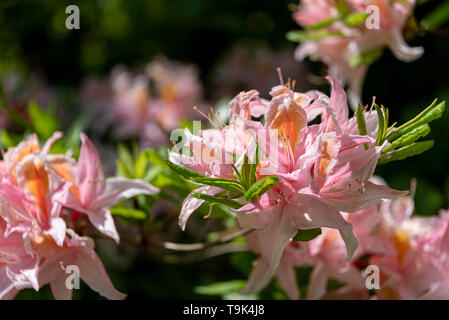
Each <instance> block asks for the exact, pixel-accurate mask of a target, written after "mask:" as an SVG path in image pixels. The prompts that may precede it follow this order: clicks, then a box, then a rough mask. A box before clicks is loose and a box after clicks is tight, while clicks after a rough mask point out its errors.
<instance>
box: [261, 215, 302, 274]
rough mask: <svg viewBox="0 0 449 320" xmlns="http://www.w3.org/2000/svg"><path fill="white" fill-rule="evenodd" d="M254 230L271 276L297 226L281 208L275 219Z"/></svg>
mask: <svg viewBox="0 0 449 320" xmlns="http://www.w3.org/2000/svg"><path fill="white" fill-rule="evenodd" d="M254 232H255V234H256V237H257V241H258V243H259V248H260V252H261V254H262V256H263V258H264V260H265V263H266V264H267V266H268V268H269V270H270V275H269V276H271V275H273V273H274V272H275V271H276V269H277V267H278V265H279V262H280V260H281V257H282V254H283V252H284V249H285V247H286V246H287V245H288V244H289V243H290V241H291V239H292V238H293V237H294V236H295V234H296V233H297V232H298V228H296V226H294V225H293V224H292V221H291V219H290V217H289V215H288V213H287V212H285V210H284V208H283V209H282V211H281V213H280V214H277V215H275V221H273V222H271V223H269V224H268V225H266V226H265V227H263V228H261V229H258V230H256V231H254Z"/></svg>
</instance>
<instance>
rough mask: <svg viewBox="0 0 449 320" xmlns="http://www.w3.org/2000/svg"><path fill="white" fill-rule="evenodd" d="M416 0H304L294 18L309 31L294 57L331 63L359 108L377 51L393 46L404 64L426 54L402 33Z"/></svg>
mask: <svg viewBox="0 0 449 320" xmlns="http://www.w3.org/2000/svg"><path fill="white" fill-rule="evenodd" d="M415 2H416V1H415V0H404V1H388V0H348V1H327V0H302V1H301V2H300V5H299V8H298V10H297V11H296V12H295V13H294V14H293V19H294V20H295V21H296V22H297V23H298V24H299V25H300V26H302V27H304V28H305V30H306V35H305V36H301V37H302V38H304V39H301V41H302V40H303V41H302V43H301V44H300V45H299V47H298V48H297V50H296V52H295V57H296V59H297V60H303V59H304V58H306V57H308V56H309V57H311V58H313V59H316V60H320V61H322V62H324V63H325V64H327V65H328V66H329V71H328V72H329V74H330V75H331V76H332V77H334V78H336V79H338V80H340V81H341V82H343V83H345V84H348V85H349V90H350V91H349V93H350V95H349V96H350V100H351V106H352V107H353V108H354V109H355V108H356V107H357V104H358V103H359V102H361V101H360V99H361V93H362V87H363V82H364V78H365V75H366V73H367V70H368V64H370V63H372V62H373V60H375V59H376V57H378V55H379V50H382V49H383V48H384V47H389V48H390V49H391V51H392V52H393V54H394V55H395V56H396V58H398V59H399V60H401V61H404V62H411V61H414V60H416V59H418V58H419V57H421V55H422V54H423V49H422V48H421V47H415V48H411V47H409V46H408V45H407V43H406V42H405V40H404V38H403V35H402V30H403V28H404V25H405V23H406V21H407V19H408V17H409V15H410V14H411V12H412V10H413V7H414V5H415ZM364 14H366V15H365V16H364ZM377 18H378V19H377ZM372 20H373V21H372ZM377 20H378V21H377ZM376 23H378V25H375V24H376ZM293 34H294V32H292V38H293V37H294V36H293Z"/></svg>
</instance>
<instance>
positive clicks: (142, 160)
mask: <svg viewBox="0 0 449 320" xmlns="http://www.w3.org/2000/svg"><path fill="white" fill-rule="evenodd" d="M147 167H148V157H147V155H146V154H145V152H141V153H140V154H139V156H138V157H137V159H136V162H135V163H134V172H135V173H136V179H143V178H144V177H145V172H146V170H147Z"/></svg>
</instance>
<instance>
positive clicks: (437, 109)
mask: <svg viewBox="0 0 449 320" xmlns="http://www.w3.org/2000/svg"><path fill="white" fill-rule="evenodd" d="M436 103H437V99H435V100H434V101H433V102H432V104H431V105H430V106H428V107H427V108H426V109H424V111H422V112H421V113H420V114H418V115H417V116H416V117H414V118H413V119H411V120H410V121H408V122H406V123H404V124H403V125H401V126H400V127H398V128H396V129H395V130H394V131H392V132H391V133H390V134H389V135H388V136H387V139H388V141H390V142H391V141H394V140H396V139H397V138H398V137H400V136H402V135H403V134H406V133H408V132H410V131H412V130H413V129H415V128H418V127H420V126H422V125H424V124H426V123H430V122H432V121H434V120H436V119H439V118H441V116H442V115H443V113H444V110H445V109H446V101H442V102H440V103H439V104H438V105H437V104H436Z"/></svg>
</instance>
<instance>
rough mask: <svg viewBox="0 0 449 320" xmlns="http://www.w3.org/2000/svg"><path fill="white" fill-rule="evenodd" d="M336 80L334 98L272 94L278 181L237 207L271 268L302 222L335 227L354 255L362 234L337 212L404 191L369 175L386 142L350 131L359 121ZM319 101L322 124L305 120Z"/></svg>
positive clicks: (270, 124) (270, 123)
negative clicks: (351, 116) (355, 232)
mask: <svg viewBox="0 0 449 320" xmlns="http://www.w3.org/2000/svg"><path fill="white" fill-rule="evenodd" d="M331 83H332V84H333V86H334V89H333V91H332V94H331V97H330V98H325V97H323V95H322V94H320V96H321V99H318V100H317V101H316V102H314V101H313V99H304V98H301V99H300V100H301V101H303V100H305V101H307V103H308V105H305V106H304V108H303V107H302V106H301V105H300V104H297V103H296V101H295V100H294V95H293V94H291V93H282V94H281V95H278V96H276V97H274V98H273V99H272V101H271V102H270V106H269V108H268V110H267V113H266V115H265V125H266V127H267V128H268V130H270V129H277V130H278V131H279V132H280V133H279V135H280V137H279V138H280V141H281V146H280V147H279V150H277V153H276V154H277V155H278V156H277V158H278V167H277V170H276V171H275V172H274V173H273V174H275V175H277V176H278V177H279V178H280V180H281V183H280V184H279V185H278V186H275V187H274V188H273V189H272V190H271V192H270V193H269V194H266V195H265V196H263V197H261V198H260V199H259V200H258V202H256V203H250V204H247V205H245V206H244V207H242V208H241V209H239V210H238V212H237V217H238V219H239V223H240V226H241V227H244V228H255V229H256V234H257V239H258V241H259V248H260V251H261V252H262V255H263V257H264V259H265V261H266V263H267V265H268V266H269V267H270V269H271V273H273V272H275V271H276V268H277V266H278V264H279V261H280V258H281V256H282V252H283V249H284V248H285V247H286V246H287V244H288V243H289V242H290V240H291V239H292V238H293V236H294V235H295V234H296V232H297V230H298V229H312V228H319V227H328V228H334V229H338V230H339V231H340V234H341V237H342V239H343V240H344V242H345V244H346V248H347V258H348V259H349V258H350V257H351V256H352V255H353V253H354V251H355V249H356V248H357V240H356V238H355V237H354V235H353V232H352V226H351V224H350V223H348V222H347V221H346V220H345V219H344V218H343V217H342V216H341V214H340V212H339V211H345V212H355V211H358V210H360V209H361V208H366V207H370V206H372V205H373V204H376V203H379V202H380V201H381V199H383V198H397V197H399V196H401V195H403V194H404V193H403V192H399V191H395V190H392V189H389V188H387V187H385V186H380V185H376V184H374V183H372V182H370V181H369V179H370V177H371V176H372V174H373V172H374V169H375V166H376V164H377V161H378V159H379V156H380V152H381V147H376V146H375V143H374V142H375V140H374V139H373V138H371V137H369V136H360V135H358V134H356V133H354V132H353V123H354V120H353V119H351V120H349V119H348V108H347V103H346V96H345V94H344V91H343V90H342V89H341V87H340V86H339V85H338V84H337V83H336V82H334V81H331ZM317 108H322V109H323V110H324V111H322V120H323V121H322V123H321V124H319V125H312V126H307V122H308V119H307V115H308V112H307V111H306V110H308V111H309V112H310V113H315V115H316V112H315V111H313V110H314V109H317ZM334 130H335V131H334ZM268 135H269V134H267V136H268ZM365 143H367V144H368V145H369V148H368V150H365V149H364V146H363V144H365ZM262 148H263V147H262ZM265 149H266V148H265ZM273 151H274V150H270V152H271V154H273ZM271 158H273V157H271ZM271 158H270V159H271ZM271 275H272V274H267V276H271Z"/></svg>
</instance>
